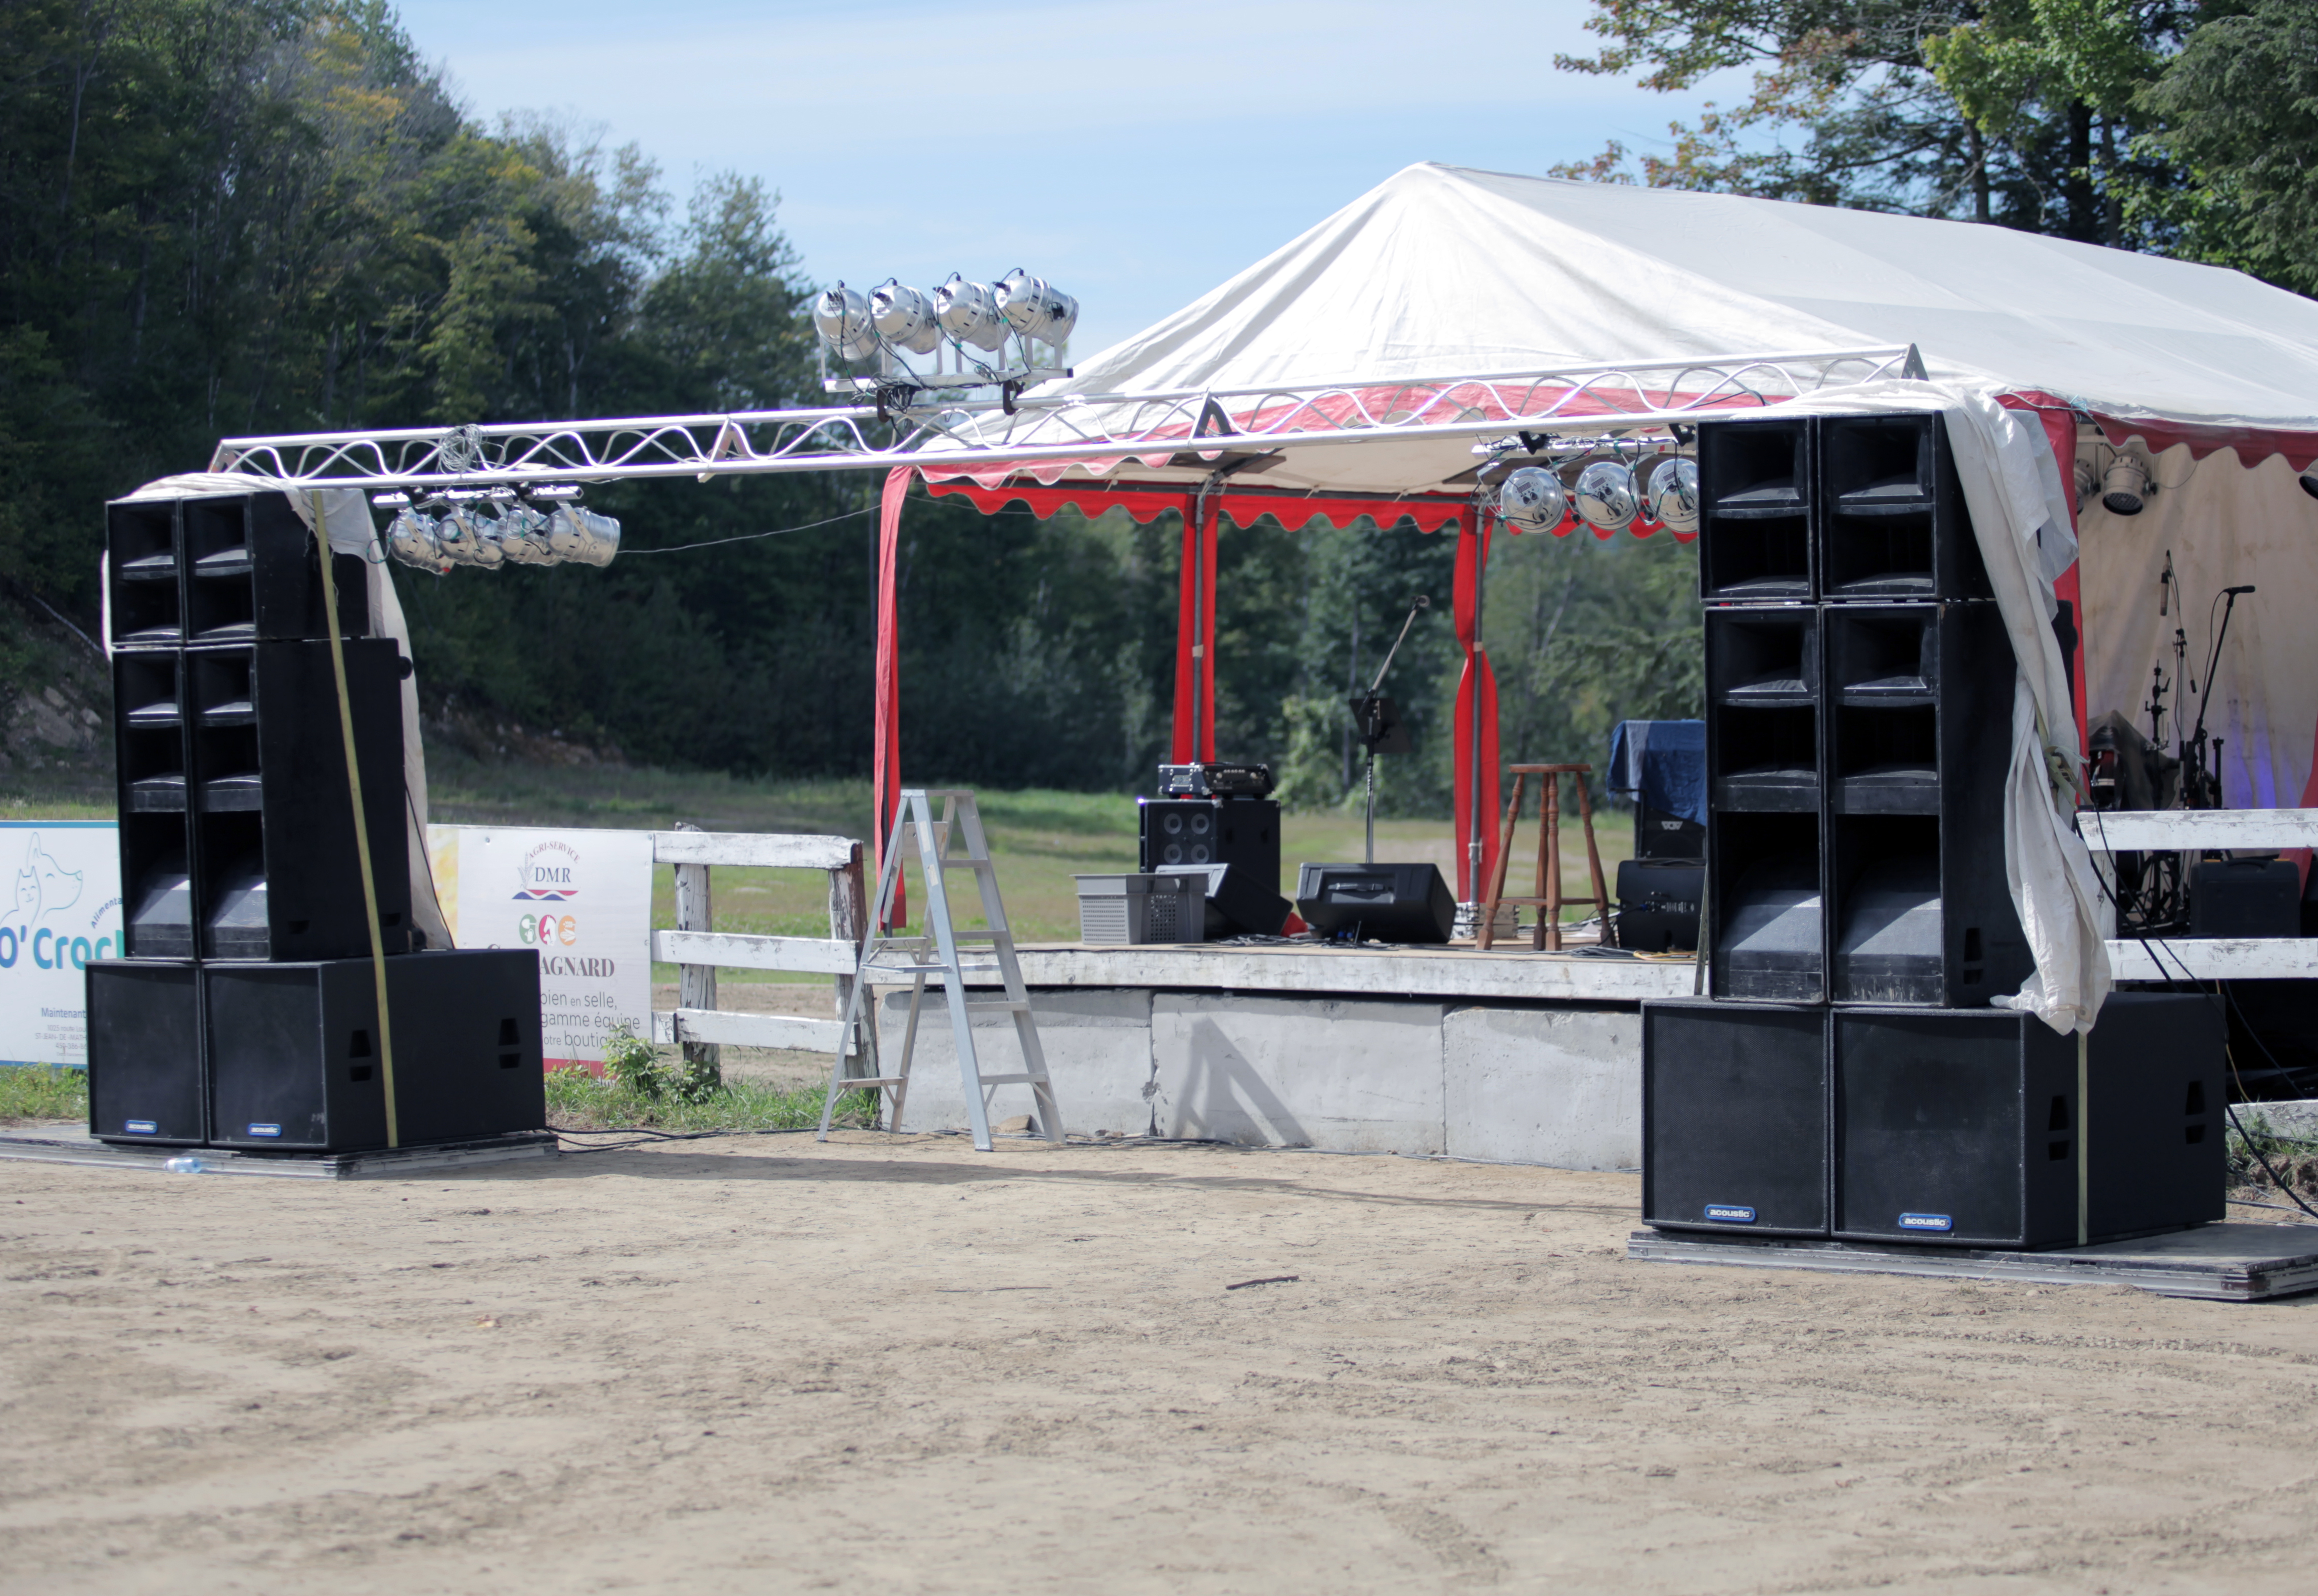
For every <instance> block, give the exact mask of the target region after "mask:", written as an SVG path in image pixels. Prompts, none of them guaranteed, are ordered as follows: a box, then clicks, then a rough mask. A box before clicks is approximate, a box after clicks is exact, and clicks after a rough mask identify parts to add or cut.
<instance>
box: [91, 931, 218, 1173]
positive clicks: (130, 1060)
mask: <svg viewBox="0 0 2318 1596" xmlns="http://www.w3.org/2000/svg"><path fill="white" fill-rule="evenodd" d="M198 977H199V971H198V970H197V969H196V968H195V967H194V966H193V964H191V963H175V964H159V963H136V962H131V961H124V960H118V959H94V960H91V961H90V962H89V965H88V975H87V988H86V991H87V994H88V1132H89V1134H90V1135H92V1136H94V1137H95V1138H97V1140H99V1141H101V1142H120V1143H157V1144H159V1145H162V1146H168V1147H198V1146H200V1145H201V1144H202V1143H203V1142H204V1141H206V1140H207V1139H208V1124H207V1121H206V1120H205V1119H204V1117H203V1115H202V1107H203V1103H204V1100H205V1098H206V1096H207V1093H206V1092H205V1090H204V1089H203V1080H202V1023H201V1011H200V997H201V993H200V986H199V982H198Z"/></svg>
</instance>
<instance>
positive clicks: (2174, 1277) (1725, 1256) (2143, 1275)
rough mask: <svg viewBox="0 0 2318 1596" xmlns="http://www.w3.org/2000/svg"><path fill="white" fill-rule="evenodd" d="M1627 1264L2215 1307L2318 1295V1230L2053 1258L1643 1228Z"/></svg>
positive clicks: (2173, 1237) (2209, 1235)
mask: <svg viewBox="0 0 2318 1596" xmlns="http://www.w3.org/2000/svg"><path fill="white" fill-rule="evenodd" d="M1626 1256H1627V1257H1629V1258H1632V1259H1637V1260H1643V1261H1647V1262H1652V1263H1705V1264H1722V1265H1727V1266H1734V1267H1737V1268H1740V1269H1819V1270H1826V1271H1831V1272H1833V1273H1837V1274H1874V1275H1931V1276H1936V1277H1938V1278H1944V1279H1951V1280H2001V1281H2008V1282H2011V1283H2013V1284H2016V1285H2018V1284H2034V1285H2044V1286H2133V1287H2139V1288H2140V1289H2141V1290H2143V1291H2151V1292H2155V1293H2156V1294H2157V1295H2158V1296H2193V1297H2204V1298H2206V1299H2208V1300H2211V1301H2215V1302H2234V1303H2251V1302H2266V1301H2268V1300H2269V1299H2270V1298H2272V1297H2280V1296H2300V1295H2301V1294H2303V1293H2305V1292H2308V1291H2318V1227H2313V1226H2309V1225H2300V1224H2206V1225H2200V1226H2198V1227H2197V1229H2196V1230H2185V1231H2177V1232H2175V1233H2172V1234H2170V1235H2162V1236H2144V1237H2142V1238H2141V1239H2139V1240H2137V1241H2131V1242H2102V1243H2100V1244H2099V1245H2098V1246H2093V1247H2068V1248H2062V1249H2057V1250H2055V1251H2050V1252H1999V1251H1976V1250H1973V1249H1971V1248H1962V1247H1909V1246H1903V1245H1884V1244H1879V1243H1875V1242H1821V1241H1802V1240H1796V1239H1794V1238H1792V1237H1785V1238H1781V1237H1765V1238H1764V1239H1762V1240H1761V1241H1745V1240H1740V1239H1739V1238H1736V1237H1729V1236H1703V1235H1685V1234H1683V1233H1679V1232H1666V1231H1655V1230H1638V1231H1636V1232H1635V1233H1633V1234H1632V1235H1631V1236H1630V1237H1629V1238H1628V1239H1627V1242H1626Z"/></svg>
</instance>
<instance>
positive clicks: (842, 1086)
mask: <svg viewBox="0 0 2318 1596" xmlns="http://www.w3.org/2000/svg"><path fill="white" fill-rule="evenodd" d="M908 1083H909V1077H907V1076H906V1075H865V1076H862V1077H861V1078H860V1079H858V1080H856V1079H855V1078H854V1077H852V1076H850V1075H849V1076H847V1077H846V1078H845V1079H844V1080H840V1081H839V1082H838V1083H837V1089H838V1090H840V1091H869V1090H872V1089H880V1088H884V1087H888V1086H906V1085H907V1084H908Z"/></svg>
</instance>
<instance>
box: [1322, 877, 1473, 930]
mask: <svg viewBox="0 0 2318 1596" xmlns="http://www.w3.org/2000/svg"><path fill="white" fill-rule="evenodd" d="M1296 912H1297V913H1298V914H1300V915H1302V916H1303V917H1304V923H1305V924H1307V925H1308V926H1310V927H1311V928H1313V929H1314V930H1316V931H1318V932H1320V933H1321V934H1322V935H1323V936H1328V937H1334V936H1339V935H1342V936H1348V937H1359V938H1361V939H1363V940H1368V941H1375V942H1446V941H1448V940H1449V934H1450V933H1451V931H1453V930H1455V929H1456V928H1457V900H1456V899H1455V898H1454V897H1452V896H1451V894H1450V892H1449V883H1447V882H1445V881H1443V880H1442V879H1441V867H1440V866H1439V865H1298V866H1297V868H1296Z"/></svg>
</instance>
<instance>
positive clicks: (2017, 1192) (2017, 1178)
mask: <svg viewBox="0 0 2318 1596" xmlns="http://www.w3.org/2000/svg"><path fill="white" fill-rule="evenodd" d="M1833 1023H1834V1026H1835V1059H1836V1066H1835V1080H1834V1086H1835V1114H1834V1125H1835V1159H1836V1170H1837V1179H1836V1209H1835V1216H1834V1231H1835V1233H1836V1234H1837V1236H1839V1237H1843V1238H1846V1239H1850V1240H1857V1241H1873V1242H1896V1241H1915V1242H1937V1243H1942V1244H1945V1245H1950V1246H1962V1247H1990V1248H2044V1247H2071V1246H2074V1245H2076V1243H2077V1237H2078V1179H2079V1171H2080V1161H2083V1162H2082V1170H2083V1174H2084V1178H2085V1183H2086V1193H2085V1195H2086V1198H2087V1215H2086V1217H2087V1222H2088V1223H2087V1239H2088V1240H2089V1241H2093V1242H2101V1241H2116V1240H2121V1239H2124V1238H2125V1237H2129V1236H2136V1235H2149V1234H2153V1233H2158V1232H2161V1231H2169V1230H2181V1229H2186V1228H2187V1227H2188V1226H2190V1225H2194V1224H2204V1223H2206V1222H2208V1221H2211V1220H2217V1219H2220V1218H2221V1217H2222V1216H2223V1210H2224V1182H2225V1175H2226V1171H2225V1168H2224V1144H2223V1143H2224V1125H2225V1124H2226V1120H2225V1118H2224V1102H2225V1100H2226V1099H2225V1098H2224V1091H2225V1082H2224V1070H2223V1065H2224V1058H2223V1051H2222V1048H2223V1029H2222V1019H2221V1017H2220V1015H2219V1014H2218V1013H2216V1012H2215V1009H2214V1007H2213V1005H2212V1003H2211V1001H2210V1000H2208V999H2206V997H2205V996H2203V995H2202V994H2190V995H2175V994H2171V993H2162V992H2117V993H2114V994H2112V995H2111V996H2110V998H2109V1000H2108V1001H2107V1004H2106V1005H2105V1006H2104V1007H2103V1008H2102V1010H2101V1015H2100V1020H2099V1023H2098V1025H2097V1026H2096V1027H2094V1029H2093V1033H2092V1036H2091V1038H2090V1042H2089V1047H2088V1050H2087V1058H2086V1078H2087V1080H2088V1082H2089V1086H2088V1089H2087V1091H2086V1092H2085V1094H2084V1095H2082V1096H2081V1097H2080V1094H2079V1091H2078V1069H2077V1042H2076V1038H2075V1037H2074V1036H2061V1035H2059V1034H2058V1033H2056V1032H2054V1031H2053V1029H2052V1028H2051V1027H2048V1026H2046V1025H2045V1024H2044V1022H2043V1021H2042V1020H2039V1019H2037V1018H2035V1017H2033V1016H2030V1015H2024V1014H2012V1013H2007V1012H2004V1011H2002V1010H1991V1009H1977V1010H1974V1009H1948V1010H1926V1009H1836V1010H1834V1011H1833Z"/></svg>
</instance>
